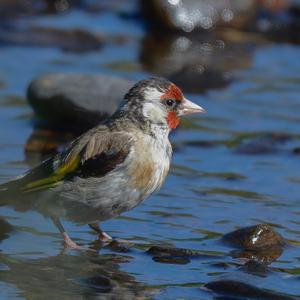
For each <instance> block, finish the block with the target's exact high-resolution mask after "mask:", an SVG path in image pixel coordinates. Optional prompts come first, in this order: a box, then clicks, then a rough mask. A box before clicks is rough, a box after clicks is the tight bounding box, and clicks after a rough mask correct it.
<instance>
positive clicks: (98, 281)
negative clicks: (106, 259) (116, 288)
mask: <svg viewBox="0 0 300 300" xmlns="http://www.w3.org/2000/svg"><path fill="white" fill-rule="evenodd" d="M84 283H85V284H86V285H87V286H88V287H89V288H92V289H93V290H95V291H97V292H100V293H108V292H110V291H111V290H112V288H113V285H112V283H111V280H110V279H109V278H107V277H105V276H101V275H98V276H94V277H90V278H87V279H85V280H84Z"/></svg>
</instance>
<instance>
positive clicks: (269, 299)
mask: <svg viewBox="0 0 300 300" xmlns="http://www.w3.org/2000/svg"><path fill="white" fill-rule="evenodd" d="M204 288H205V289H206V290H208V291H211V292H213V293H214V294H216V295H218V296H224V297H226V298H217V299H236V300H244V299H256V300H258V299H264V300H293V299H294V298H292V297H290V296H286V295H282V294H279V293H275V292H271V291H268V290H265V289H261V288H258V287H255V286H253V285H250V284H247V283H244V282H240V281H234V280H219V281H212V282H209V283H207V284H206V285H205V286H204ZM229 297H232V298H229Z"/></svg>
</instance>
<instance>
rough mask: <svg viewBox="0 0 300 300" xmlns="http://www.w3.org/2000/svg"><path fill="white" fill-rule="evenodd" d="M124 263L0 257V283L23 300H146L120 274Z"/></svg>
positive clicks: (86, 256) (92, 256)
mask: <svg viewBox="0 0 300 300" xmlns="http://www.w3.org/2000/svg"><path fill="white" fill-rule="evenodd" d="M124 261H128V257H125V256H122V255H98V254H97V253H92V252H87V251H77V252H76V255H71V253H69V254H59V255H57V256H53V257H47V258H41V259H34V260H25V259H18V258H15V257H14V258H13V259H12V258H11V257H10V256H9V255H6V254H0V266H1V268H0V281H2V282H5V283H6V284H10V285H13V286H14V287H16V288H17V289H18V292H17V293H18V295H21V296H22V297H24V298H26V299H89V298H90V297H91V298H93V299H104V298H105V299H137V298H139V299H141V298H142V299H147V298H148V297H150V293H151V292H149V290H148V289H146V287H145V286H144V285H143V284H141V283H139V282H137V281H136V279H135V277H134V276H132V275H130V274H128V273H126V272H124V271H121V270H120V267H119V265H120V263H121V262H124Z"/></svg>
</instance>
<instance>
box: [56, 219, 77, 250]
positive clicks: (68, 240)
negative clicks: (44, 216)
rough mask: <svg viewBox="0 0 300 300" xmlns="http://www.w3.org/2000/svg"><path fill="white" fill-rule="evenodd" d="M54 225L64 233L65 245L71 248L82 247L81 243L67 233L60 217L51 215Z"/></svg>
mask: <svg viewBox="0 0 300 300" xmlns="http://www.w3.org/2000/svg"><path fill="white" fill-rule="evenodd" d="M51 219H52V221H53V223H54V225H55V226H56V227H57V228H58V230H59V231H60V233H61V234H62V236H63V238H64V242H65V246H66V247H68V248H71V249H79V248H81V247H80V246H79V245H77V244H76V243H75V242H74V241H73V240H72V239H71V238H70V237H69V235H68V234H67V232H66V231H65V229H64V227H63V225H62V224H61V222H60V221H59V219H58V218H56V217H51Z"/></svg>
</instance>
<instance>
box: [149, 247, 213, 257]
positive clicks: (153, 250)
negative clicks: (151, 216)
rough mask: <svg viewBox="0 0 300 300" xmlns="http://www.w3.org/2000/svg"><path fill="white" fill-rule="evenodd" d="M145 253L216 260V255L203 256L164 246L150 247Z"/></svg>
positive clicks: (195, 251) (195, 252)
mask: <svg viewBox="0 0 300 300" xmlns="http://www.w3.org/2000/svg"><path fill="white" fill-rule="evenodd" d="M147 253H149V254H152V255H154V256H161V257H172V256H173V257H201V258H218V256H216V255H209V254H205V253H203V252H201V251H198V250H192V249H184V248H175V247H165V246H152V247H150V248H149V249H148V251H147Z"/></svg>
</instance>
